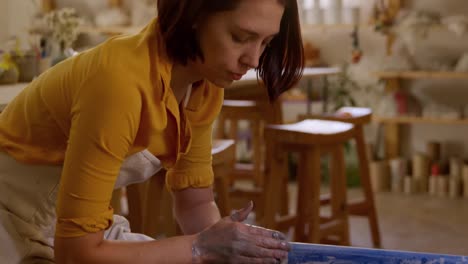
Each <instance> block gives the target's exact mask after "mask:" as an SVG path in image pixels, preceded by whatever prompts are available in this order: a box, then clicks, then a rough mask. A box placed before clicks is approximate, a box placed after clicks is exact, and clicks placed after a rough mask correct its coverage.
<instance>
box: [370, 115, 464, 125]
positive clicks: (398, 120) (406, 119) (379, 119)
mask: <svg viewBox="0 0 468 264" xmlns="http://www.w3.org/2000/svg"><path fill="white" fill-rule="evenodd" d="M372 121H374V122H376V123H384V124H432V125H468V119H449V118H446V119H444V118H435V117H413V116H398V117H383V116H373V118H372Z"/></svg>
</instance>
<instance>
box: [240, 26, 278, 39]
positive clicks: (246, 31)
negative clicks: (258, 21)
mask: <svg viewBox="0 0 468 264" xmlns="http://www.w3.org/2000/svg"><path fill="white" fill-rule="evenodd" d="M236 27H237V28H238V29H239V30H240V31H243V32H244V33H247V34H249V35H251V36H254V37H259V36H260V35H259V34H258V33H257V32H255V31H252V30H250V29H246V28H243V27H241V26H236ZM278 34H279V32H278V33H275V34H272V35H269V36H267V38H274V37H275V36H276V35H278Z"/></svg>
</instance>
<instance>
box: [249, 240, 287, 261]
mask: <svg viewBox="0 0 468 264" xmlns="http://www.w3.org/2000/svg"><path fill="white" fill-rule="evenodd" d="M240 252H242V253H241V255H242V256H246V257H256V258H273V259H279V260H283V259H285V258H287V257H288V251H286V250H282V249H270V248H264V247H260V246H255V245H248V246H246V245H245V244H244V247H243V248H242V249H241V250H240Z"/></svg>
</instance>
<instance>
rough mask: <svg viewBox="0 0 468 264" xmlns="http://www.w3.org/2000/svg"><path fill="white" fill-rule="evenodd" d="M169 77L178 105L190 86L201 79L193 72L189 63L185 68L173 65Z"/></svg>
mask: <svg viewBox="0 0 468 264" xmlns="http://www.w3.org/2000/svg"><path fill="white" fill-rule="evenodd" d="M171 75H172V77H171V88H172V92H173V93H174V95H175V97H176V98H177V102H178V103H179V104H180V103H181V102H182V100H183V99H184V97H185V94H186V93H187V90H188V88H189V87H190V85H191V84H193V83H194V82H197V81H199V80H201V79H202V78H201V77H200V75H199V74H198V73H197V72H196V71H194V70H193V67H190V62H189V63H188V64H187V65H185V66H184V65H181V64H174V65H173V66H172V72H171Z"/></svg>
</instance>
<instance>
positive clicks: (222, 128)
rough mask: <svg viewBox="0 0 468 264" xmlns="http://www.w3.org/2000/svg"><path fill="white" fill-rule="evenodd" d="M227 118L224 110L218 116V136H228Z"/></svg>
mask: <svg viewBox="0 0 468 264" xmlns="http://www.w3.org/2000/svg"><path fill="white" fill-rule="evenodd" d="M225 123H226V118H225V117H224V114H223V112H221V113H220V114H219V116H218V122H217V123H216V138H226V134H225V133H226V124H225Z"/></svg>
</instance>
